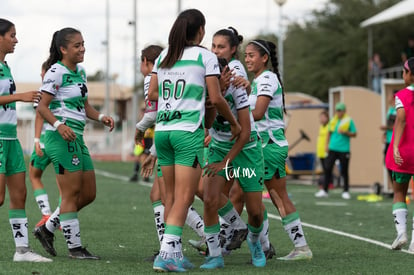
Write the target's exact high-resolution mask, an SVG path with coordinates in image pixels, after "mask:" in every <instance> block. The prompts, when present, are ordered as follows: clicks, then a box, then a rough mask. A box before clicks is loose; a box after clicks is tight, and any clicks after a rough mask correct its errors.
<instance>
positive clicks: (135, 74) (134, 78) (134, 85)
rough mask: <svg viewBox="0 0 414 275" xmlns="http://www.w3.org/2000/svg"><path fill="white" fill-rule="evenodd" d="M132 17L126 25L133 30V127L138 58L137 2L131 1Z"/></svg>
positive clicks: (136, 97)
mask: <svg viewBox="0 0 414 275" xmlns="http://www.w3.org/2000/svg"><path fill="white" fill-rule="evenodd" d="M133 2H134V3H133V11H132V12H133V16H134V19H133V20H132V21H129V22H128V24H129V25H130V26H132V29H133V40H134V43H133V47H134V49H133V50H134V52H133V59H134V62H133V66H134V68H133V70H132V72H133V74H134V75H133V83H132V125H134V126H135V123H137V116H138V91H137V82H138V56H137V0H133Z"/></svg>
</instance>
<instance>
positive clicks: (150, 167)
mask: <svg viewBox="0 0 414 275" xmlns="http://www.w3.org/2000/svg"><path fill="white" fill-rule="evenodd" d="M156 160H157V158H156V157H154V156H153V155H151V154H150V155H148V156H147V157H146V159H145V160H144V162H143V163H142V169H141V176H142V177H144V178H148V177H150V176H152V174H153V172H154V166H155V161H156Z"/></svg>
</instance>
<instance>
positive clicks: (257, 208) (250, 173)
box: [201, 85, 266, 269]
mask: <svg viewBox="0 0 414 275" xmlns="http://www.w3.org/2000/svg"><path fill="white" fill-rule="evenodd" d="M224 98H225V99H226V100H227V102H228V104H229V106H230V108H231V110H232V113H233V114H235V116H236V117H237V119H238V121H239V123H240V125H241V127H242V128H241V132H240V136H239V138H238V139H237V140H236V141H231V139H230V138H231V132H230V127H229V124H228V122H227V121H226V120H225V119H224V118H223V117H222V116H221V114H217V116H216V119H215V121H214V123H213V126H212V127H211V129H210V135H211V142H210V144H209V154H208V165H207V167H206V168H205V171H206V174H207V176H205V177H204V223H205V234H206V239H207V245H208V248H209V256H208V257H207V258H206V261H205V263H204V264H203V265H202V266H201V268H204V269H214V268H221V267H223V266H224V262H223V257H222V253H221V252H222V251H221V248H220V241H219V232H220V224H219V223H218V214H220V216H222V217H224V218H225V220H228V221H229V222H230V223H231V224H232V220H236V218H238V219H239V220H240V217H239V215H238V213H237V212H236V211H235V209H234V208H233V205H232V204H231V203H230V201H229V200H228V198H227V197H226V196H224V194H222V189H223V187H224V185H225V183H226V181H229V180H230V178H233V177H237V180H238V181H239V182H240V185H241V187H242V189H243V191H244V192H245V200H246V208H247V213H248V229H249V230H248V231H249V232H248V235H247V243H248V245H249V249H250V252H251V254H252V263H253V265H255V266H258V267H262V266H265V265H266V258H265V255H264V253H263V250H262V247H261V243H260V240H259V234H260V232H261V231H262V228H263V226H262V222H263V212H262V207H261V201H262V191H263V173H264V171H263V155H262V150H261V143H260V140H259V138H258V135H257V132H256V130H255V125H254V120H253V117H252V115H251V112H250V109H249V102H248V96H247V93H246V90H245V89H243V88H236V87H235V86H233V85H230V86H229V87H228V89H226V90H225V92H224ZM226 217H227V218H228V219H226ZM241 223H243V224H244V222H243V221H241Z"/></svg>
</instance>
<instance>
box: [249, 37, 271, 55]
mask: <svg viewBox="0 0 414 275" xmlns="http://www.w3.org/2000/svg"><path fill="white" fill-rule="evenodd" d="M251 43H253V44H256V45H258V46H259V47H260V48H262V49H263V50H265V52H266V53H267V55H269V56H270V52H269V50H268V49H267V48H266V47H265V46H264V45H263V44H262V43H260V42H258V41H256V40H253V41H252V42H251Z"/></svg>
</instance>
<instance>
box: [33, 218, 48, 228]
mask: <svg viewBox="0 0 414 275" xmlns="http://www.w3.org/2000/svg"><path fill="white" fill-rule="evenodd" d="M49 217H50V215H42V218H41V219H40V221H39V222H38V223H37V224H36V226H35V227H41V226H42V225H44V224H45V223H46V222H47V220H48V219H49Z"/></svg>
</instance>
